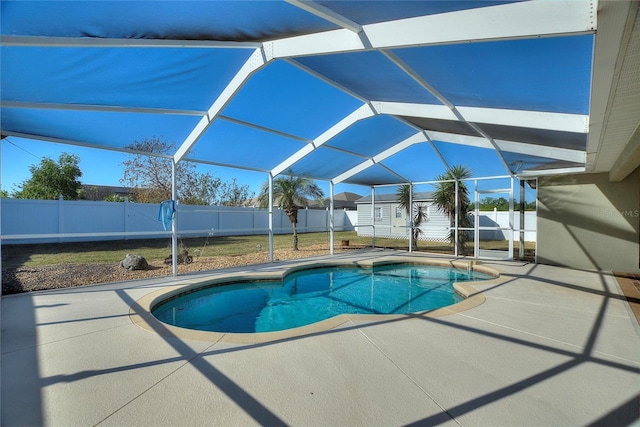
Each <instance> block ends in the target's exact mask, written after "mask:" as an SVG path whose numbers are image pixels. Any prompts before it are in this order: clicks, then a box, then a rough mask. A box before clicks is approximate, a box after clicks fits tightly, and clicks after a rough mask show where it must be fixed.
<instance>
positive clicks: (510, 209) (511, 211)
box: [509, 176, 515, 259]
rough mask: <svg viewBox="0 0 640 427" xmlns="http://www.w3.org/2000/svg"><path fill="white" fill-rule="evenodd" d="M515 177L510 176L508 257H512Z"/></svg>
mask: <svg viewBox="0 0 640 427" xmlns="http://www.w3.org/2000/svg"><path fill="white" fill-rule="evenodd" d="M514 182H515V178H514V177H513V176H512V177H511V191H510V193H509V229H510V231H511V232H510V233H509V259H513V237H514V235H513V229H514V228H515V227H514V223H515V221H514V218H515V216H514V213H513V186H514Z"/></svg>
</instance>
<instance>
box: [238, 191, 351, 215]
mask: <svg viewBox="0 0 640 427" xmlns="http://www.w3.org/2000/svg"><path fill="white" fill-rule="evenodd" d="M361 197H362V196H361V195H359V194H356V193H350V192H348V191H345V192H343V193H338V194H336V195H334V196H333V208H334V209H344V210H348V211H349V210H353V211H355V210H356V200H358V199H360V198H361ZM278 202H279V199H278V198H277V197H276V198H274V200H273V206H274V207H277V206H278ZM329 203H330V200H329V198H328V197H327V198H325V199H324V205H322V206H321V205H320V204H319V203H318V202H317V201H315V200H309V201H308V205H309V206H308V207H309V209H327V208H328V207H329ZM243 206H247V207H257V206H260V201H259V197H258V196H256V197H254V198H253V199H250V200H247V201H246V202H245V203H244V204H243Z"/></svg>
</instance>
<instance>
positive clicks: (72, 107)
mask: <svg viewBox="0 0 640 427" xmlns="http://www.w3.org/2000/svg"><path fill="white" fill-rule="evenodd" d="M0 107H2V108H26V109H37V110H59V111H94V112H104V113H139V114H165V115H176V116H203V115H205V114H207V112H206V111H199V110H174V109H171V108H148V107H121V106H114V105H89V104H54V103H38V102H19V101H0Z"/></svg>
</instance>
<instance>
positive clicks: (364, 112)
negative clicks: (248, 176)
mask: <svg viewBox="0 0 640 427" xmlns="http://www.w3.org/2000/svg"><path fill="white" fill-rule="evenodd" d="M375 114H376V111H375V110H373V109H372V108H371V106H370V105H369V104H363V105H361V106H360V107H358V108H357V109H355V110H354V111H353V112H351V113H350V114H349V115H347V116H346V117H344V118H343V119H342V120H340V121H339V122H338V123H336V124H335V125H333V126H331V127H330V128H329V129H327V130H326V131H324V132H323V133H322V134H321V135H320V136H319V137H317V138H315V139H314V140H313V141H311V143H310V144H308V145H306V146H304V147H302V148H301V149H300V150H298V151H297V152H295V153H294V154H293V155H291V156H290V157H289V158H287V159H286V160H285V161H283V162H282V163H280V164H279V165H278V166H276V167H275V168H273V169H272V170H271V174H272V175H273V176H277V175H279V174H281V173H282V172H284V171H286V170H287V169H289V168H290V167H291V166H293V165H294V164H295V163H296V162H298V161H300V160H301V159H303V158H304V157H305V156H307V155H309V154H310V153H311V152H313V151H314V150H315V149H316V148H318V147H321V146H322V145H324V144H325V143H326V142H327V141H329V140H330V139H331V138H333V137H334V136H336V135H338V134H339V133H340V132H342V131H344V130H345V129H347V128H348V127H349V126H351V125H352V124H354V123H356V122H358V121H360V120H363V119H366V118H369V117H372V116H374V115H375Z"/></svg>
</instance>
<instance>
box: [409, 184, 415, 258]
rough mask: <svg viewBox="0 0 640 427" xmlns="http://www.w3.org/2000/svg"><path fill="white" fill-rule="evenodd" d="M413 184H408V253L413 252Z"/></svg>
mask: <svg viewBox="0 0 640 427" xmlns="http://www.w3.org/2000/svg"><path fill="white" fill-rule="evenodd" d="M414 226H415V225H414V223H413V184H409V253H411V252H413V227H414Z"/></svg>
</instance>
